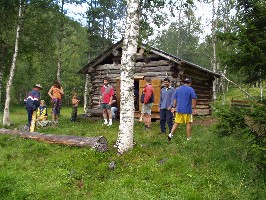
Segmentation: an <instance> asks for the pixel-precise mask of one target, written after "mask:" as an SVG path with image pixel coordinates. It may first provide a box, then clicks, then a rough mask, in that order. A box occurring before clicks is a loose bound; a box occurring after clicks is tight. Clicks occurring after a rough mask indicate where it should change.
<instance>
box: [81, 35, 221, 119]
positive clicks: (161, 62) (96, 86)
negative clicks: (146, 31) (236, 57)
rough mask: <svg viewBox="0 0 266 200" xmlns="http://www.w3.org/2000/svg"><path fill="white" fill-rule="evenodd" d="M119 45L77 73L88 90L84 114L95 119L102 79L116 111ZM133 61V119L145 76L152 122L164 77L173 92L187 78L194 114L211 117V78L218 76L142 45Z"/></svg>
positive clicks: (139, 109)
mask: <svg viewBox="0 0 266 200" xmlns="http://www.w3.org/2000/svg"><path fill="white" fill-rule="evenodd" d="M122 45H123V42H122V40H121V41H119V42H117V43H116V44H114V45H112V46H111V47H109V48H108V49H107V50H105V51H104V52H103V53H101V54H100V55H99V56H97V57H96V58H95V59H93V60H92V61H91V62H89V63H88V64H87V65H85V66H84V67H83V68H82V69H80V70H79V71H78V72H79V73H83V74H88V75H89V80H90V84H91V87H90V92H89V96H90V98H89V103H88V104H89V105H88V106H89V109H88V112H89V113H90V114H91V115H97V114H98V115H99V114H100V113H101V110H100V108H99V97H100V88H101V86H102V85H103V78H104V77H109V80H110V81H109V82H110V84H111V85H112V86H113V87H114V89H115V91H116V95H117V102H118V107H119V104H120V66H121V57H122ZM135 60H136V65H135V72H134V89H135V91H134V93H136V94H137V95H135V96H136V102H135V117H136V118H137V117H139V116H140V114H141V103H140V100H139V97H138V94H141V93H142V90H143V88H144V86H145V81H144V80H143V78H144V77H146V76H149V77H151V78H152V86H153V88H154V104H153V107H152V118H153V119H159V117H160V115H159V111H158V106H159V100H160V90H161V86H162V83H163V79H164V78H166V77H168V78H169V79H170V80H171V85H172V86H173V87H175V88H178V87H179V86H180V85H182V84H183V82H182V80H183V79H185V78H187V77H189V78H191V79H192V87H193V88H194V90H195V92H196V94H197V114H198V115H210V114H211V106H210V104H211V102H212V99H213V90H212V87H213V81H214V80H215V78H219V77H220V75H219V74H217V73H214V72H212V71H211V70H208V69H206V68H203V67H201V66H198V65H196V64H193V63H191V62H188V61H186V60H183V59H181V58H179V57H177V56H174V55H170V54H168V53H165V52H163V51H161V50H159V49H157V48H153V47H150V46H147V45H145V44H142V45H140V46H139V47H138V52H137V53H136V55H135ZM118 110H119V108H118Z"/></svg>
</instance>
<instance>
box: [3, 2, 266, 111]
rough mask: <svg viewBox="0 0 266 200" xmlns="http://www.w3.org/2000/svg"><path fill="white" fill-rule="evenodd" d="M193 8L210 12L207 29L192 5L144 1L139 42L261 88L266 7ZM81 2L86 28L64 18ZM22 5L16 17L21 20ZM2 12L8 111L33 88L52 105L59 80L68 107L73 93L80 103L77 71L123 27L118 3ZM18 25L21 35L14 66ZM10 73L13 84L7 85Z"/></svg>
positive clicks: (31, 5) (12, 5)
mask: <svg viewBox="0 0 266 200" xmlns="http://www.w3.org/2000/svg"><path fill="white" fill-rule="evenodd" d="M197 2H200V3H201V5H203V3H204V4H206V5H208V6H209V7H210V8H212V9H211V10H212V11H211V12H212V13H209V16H211V18H210V19H209V21H207V22H208V23H206V21H204V22H203V21H202V19H201V18H197V17H196V16H195V9H196V7H195V3H196V1H194V2H193V1H191V0H187V1H184V0H181V1H163V0H154V1H148V0H143V1H141V2H140V5H141V22H140V23H141V24H140V28H141V30H140V31H141V36H140V39H139V40H140V42H145V43H147V44H149V45H151V46H154V47H157V48H159V49H161V50H163V51H165V52H167V53H170V54H173V55H178V56H179V57H181V58H182V59H185V60H188V61H190V62H193V63H195V64H198V65H200V66H203V67H205V68H208V69H211V70H213V71H214V72H222V73H223V74H224V75H226V76H227V77H229V78H231V79H232V80H234V82H235V83H237V84H242V83H248V84H247V85H246V86H247V87H250V86H251V85H257V86H260V87H261V88H262V87H263V81H264V80H265V68H264V66H265V62H266V61H265V43H266V39H265V34H264V33H265V21H266V20H265V18H266V14H265V2H264V1H260V0H250V1H241V0H240V1H234V0H230V1H229V0H228V1H227V0H226V1H221V0H211V1H208V0H206V1H197ZM82 3H83V5H84V3H86V4H87V11H86V12H85V13H83V14H84V15H83V17H85V19H86V24H84V23H83V24H80V23H78V22H76V21H75V20H74V19H73V18H71V17H68V15H67V12H70V11H69V10H67V5H69V4H73V5H74V4H75V5H77V4H82ZM20 6H21V7H22V14H23V15H22V16H21V17H19V13H18V11H19V7H20ZM0 8H1V10H0V12H1V22H0V27H1V28H0V104H1V107H2V108H3V107H4V102H5V99H6V92H7V90H6V88H7V86H11V87H10V89H11V90H10V96H11V100H10V103H11V105H13V104H21V103H22V102H23V99H24V96H25V95H26V93H27V92H28V91H29V90H30V89H31V88H32V87H33V85H34V84H35V83H41V84H42V85H43V87H44V90H43V91H44V92H43V94H42V98H43V99H45V100H46V101H47V102H49V101H48V99H49V98H48V95H46V91H48V90H49V88H50V87H51V85H52V82H53V80H55V79H58V80H60V81H61V83H62V85H63V87H64V90H65V95H64V101H63V103H64V104H65V105H69V102H70V98H71V94H72V92H73V91H77V92H78V94H79V95H80V96H82V95H84V91H85V92H86V89H85V86H86V85H87V84H86V77H85V76H84V75H81V74H77V71H78V70H79V69H80V68H82V67H83V66H84V65H85V64H87V63H88V62H89V61H90V60H92V59H93V58H94V57H95V56H97V55H98V54H99V53H101V52H102V51H104V50H105V49H106V48H107V47H108V46H109V45H111V44H112V43H113V42H114V41H117V40H120V39H121V38H122V36H123V28H124V23H122V22H123V21H124V20H123V19H124V18H125V16H126V13H125V12H126V5H125V1H119V0H110V1H108V2H107V1H100V0H99V1H96V0H91V1H64V0H63V1H52V0H45V1H44V0H33V1H23V0H21V1H15V0H10V1H1V3H0ZM165 11H167V12H165ZM169 17H170V18H171V21H170V24H169ZM174 19H175V20H174ZM166 24H168V26H166V27H168V28H167V29H165V30H163V31H162V32H161V33H160V34H156V37H154V33H155V32H156V30H158V29H159V27H162V26H165V25H166ZM18 25H20V26H21V29H20V31H19V33H20V34H19V38H18V48H17V57H16V61H15V63H14V54H15V52H14V49H15V44H16V34H17V31H16V29H17V27H18ZM206 26H209V27H210V28H209V30H211V32H209V33H210V34H206V35H205V32H206V29H207V27H206ZM203 35H205V37H204V38H203V37H202V36H203ZM151 36H152V37H151ZM150 38H151V39H150ZM12 64H15V68H14V70H13V69H11V68H12V67H11V66H12ZM11 70H13V71H12V72H11ZM232 72H233V73H232ZM12 73H14V76H13V77H11V78H12V79H13V80H12V82H9V79H10V76H11V74H12ZM10 83H11V85H10ZM221 83H224V84H221ZM227 83H228V82H227ZM216 87H217V88H216V90H218V89H220V90H221V89H228V84H226V83H225V82H224V80H222V79H221V81H220V82H219V83H218V82H217V83H216ZM86 98H89V97H88V96H86V94H85V98H84V100H85V103H86ZM214 98H216V96H215V97H214ZM82 100H83V98H82Z"/></svg>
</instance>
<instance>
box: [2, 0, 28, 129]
mask: <svg viewBox="0 0 266 200" xmlns="http://www.w3.org/2000/svg"><path fill="white" fill-rule="evenodd" d="M25 6H26V2H24V1H23V0H20V1H19V11H18V23H17V30H16V40H15V49H14V54H13V59H12V64H11V68H10V74H9V78H8V81H7V84H6V100H5V108H4V115H3V125H4V126H10V117H9V105H10V90H11V87H12V81H13V77H14V73H15V68H16V62H17V56H18V42H19V38H20V29H21V25H22V21H23V13H24V8H25Z"/></svg>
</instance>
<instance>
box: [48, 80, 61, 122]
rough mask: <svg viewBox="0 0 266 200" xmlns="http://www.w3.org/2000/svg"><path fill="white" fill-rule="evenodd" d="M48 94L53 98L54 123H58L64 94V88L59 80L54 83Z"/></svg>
mask: <svg viewBox="0 0 266 200" xmlns="http://www.w3.org/2000/svg"><path fill="white" fill-rule="evenodd" d="M48 95H49V96H50V97H51V99H52V123H56V124H57V123H58V116H59V114H60V109H61V105H62V96H63V95H64V90H63V88H62V86H61V84H60V82H59V81H54V84H53V86H52V87H51V88H50V90H49V92H48Z"/></svg>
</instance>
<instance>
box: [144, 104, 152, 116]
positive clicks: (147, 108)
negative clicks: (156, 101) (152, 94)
mask: <svg viewBox="0 0 266 200" xmlns="http://www.w3.org/2000/svg"><path fill="white" fill-rule="evenodd" d="M152 105H153V103H147V104H144V103H143V104H142V113H143V114H149V115H151V107H152Z"/></svg>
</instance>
